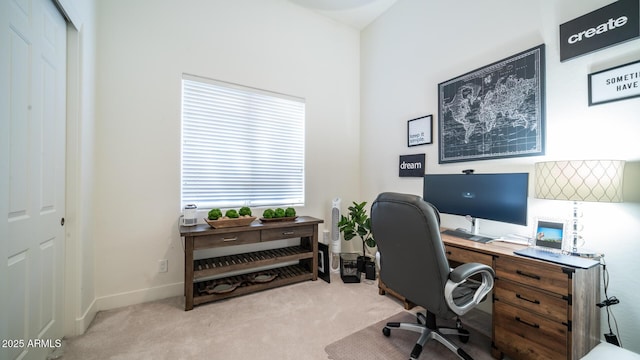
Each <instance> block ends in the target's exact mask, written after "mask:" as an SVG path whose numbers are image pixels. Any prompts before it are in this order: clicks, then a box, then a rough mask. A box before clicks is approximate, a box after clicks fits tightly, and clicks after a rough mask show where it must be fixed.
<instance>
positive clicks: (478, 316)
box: [325, 310, 492, 360]
mask: <svg viewBox="0 0 640 360" xmlns="http://www.w3.org/2000/svg"><path fill="white" fill-rule="evenodd" d="M462 320H463V324H464V327H465V328H466V329H467V330H469V332H470V333H471V335H470V340H469V342H468V343H466V344H464V343H462V342H460V341H459V340H458V339H457V337H452V338H450V339H452V340H453V341H454V342H455V343H456V344H457V345H458V346H461V347H462V348H463V349H464V351H466V352H467V353H468V354H469V355H471V357H473V358H474V359H476V360H483V359H487V360H489V359H492V357H491V338H490V335H491V330H490V324H491V315H489V314H486V313H484V312H482V311H477V310H474V311H472V312H470V313H468V314H467V315H465V317H464V318H463V319H462ZM387 322H409V323H415V322H416V316H415V314H414V313H413V312H407V311H403V312H400V313H398V314H396V315H393V316H392V317H390V318H388V319H386V320H382V321H380V322H378V323H376V324H373V325H371V326H368V327H366V328H365V329H362V330H360V331H358V332H356V333H354V334H351V335H349V336H347V337H345V338H344V339H340V340H338V341H336V342H334V343H332V344H330V345H329V346H327V347H326V348H325V351H326V352H327V354H328V355H329V359H332V360H359V359H362V360H406V359H408V358H409V354H410V353H411V350H412V349H413V346H414V345H415V342H416V341H417V340H418V337H419V334H418V333H414V332H412V331H406V330H399V329H392V330H391V336H389V337H386V336H384V335H383V334H382V328H383V327H384V325H385V324H386V323H387ZM454 324H455V323H454V322H450V321H440V320H439V321H438V325H439V326H454ZM419 359H458V357H457V355H455V354H454V353H452V352H451V351H450V350H449V349H447V348H446V347H445V346H444V345H442V344H440V343H438V342H436V341H433V340H431V341H428V342H427V344H426V345H425V347H424V349H423V350H422V353H421V354H420V358H419Z"/></svg>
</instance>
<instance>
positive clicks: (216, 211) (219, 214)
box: [207, 209, 222, 220]
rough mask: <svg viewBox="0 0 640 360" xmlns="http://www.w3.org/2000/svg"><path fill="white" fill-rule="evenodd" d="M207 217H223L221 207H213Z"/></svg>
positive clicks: (213, 218) (214, 218) (212, 218)
mask: <svg viewBox="0 0 640 360" xmlns="http://www.w3.org/2000/svg"><path fill="white" fill-rule="evenodd" d="M207 217H208V218H209V220H218V219H219V218H221V217H222V211H220V209H211V210H209V213H208V214H207Z"/></svg>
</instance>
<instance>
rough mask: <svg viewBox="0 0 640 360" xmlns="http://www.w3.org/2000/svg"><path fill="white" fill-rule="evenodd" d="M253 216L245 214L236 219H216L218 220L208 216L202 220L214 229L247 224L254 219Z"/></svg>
mask: <svg viewBox="0 0 640 360" xmlns="http://www.w3.org/2000/svg"><path fill="white" fill-rule="evenodd" d="M255 219H256V217H255V216H245V217H239V218H237V219H218V220H209V219H208V218H204V221H206V222H207V224H209V225H210V226H211V227H212V228H214V229H222V228H229V227H236V226H247V225H249V224H251V223H252V222H253V220H255Z"/></svg>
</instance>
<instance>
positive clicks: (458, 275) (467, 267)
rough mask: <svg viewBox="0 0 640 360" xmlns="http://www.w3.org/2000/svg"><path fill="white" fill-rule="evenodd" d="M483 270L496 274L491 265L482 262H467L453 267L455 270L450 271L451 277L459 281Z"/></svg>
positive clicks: (493, 275) (492, 274)
mask: <svg viewBox="0 0 640 360" xmlns="http://www.w3.org/2000/svg"><path fill="white" fill-rule="evenodd" d="M481 271H487V272H489V274H491V276H492V277H495V276H496V274H495V272H494V271H493V269H492V268H491V267H490V266H487V265H485V264H480V263H466V264H462V265H460V266H458V267H457V268H455V269H453V271H451V273H449V279H450V280H451V281H453V282H456V283H459V282H462V281H464V280H466V279H467V278H469V277H471V276H473V275H475V274H477V273H479V272H481Z"/></svg>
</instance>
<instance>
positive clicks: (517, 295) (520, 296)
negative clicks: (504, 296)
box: [516, 294, 540, 305]
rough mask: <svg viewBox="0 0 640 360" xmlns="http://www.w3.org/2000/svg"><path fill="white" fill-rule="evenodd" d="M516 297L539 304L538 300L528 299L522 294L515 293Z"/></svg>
mask: <svg viewBox="0 0 640 360" xmlns="http://www.w3.org/2000/svg"><path fill="white" fill-rule="evenodd" d="M516 297H517V298H518V299H520V300H524V301H528V302H530V303H534V304H536V305H540V301H538V300H530V299H527V298H526V297H524V296H522V295H520V294H516Z"/></svg>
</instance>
